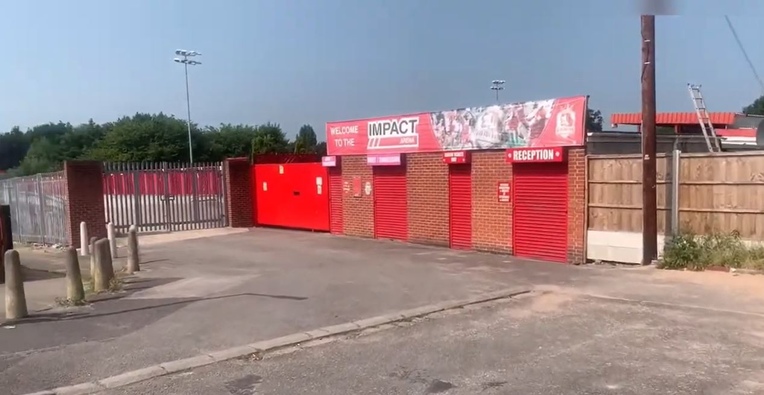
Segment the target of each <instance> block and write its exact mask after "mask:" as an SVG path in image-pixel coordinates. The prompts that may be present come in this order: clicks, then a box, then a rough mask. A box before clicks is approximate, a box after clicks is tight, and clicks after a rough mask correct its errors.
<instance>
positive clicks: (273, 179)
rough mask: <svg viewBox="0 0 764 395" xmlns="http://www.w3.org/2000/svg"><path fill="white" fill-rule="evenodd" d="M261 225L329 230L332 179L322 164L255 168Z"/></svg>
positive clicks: (256, 202) (255, 185)
mask: <svg viewBox="0 0 764 395" xmlns="http://www.w3.org/2000/svg"><path fill="white" fill-rule="evenodd" d="M254 168H255V169H254V185H253V189H254V194H255V196H254V197H255V198H254V201H255V210H256V218H257V224H258V225H267V226H280V227H286V228H295V229H307V230H319V231H329V185H328V184H329V180H328V179H327V173H326V168H324V167H323V166H322V165H321V163H284V164H257V165H255V166H254Z"/></svg>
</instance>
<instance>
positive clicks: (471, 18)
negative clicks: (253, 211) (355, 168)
mask: <svg viewBox="0 0 764 395" xmlns="http://www.w3.org/2000/svg"><path fill="white" fill-rule="evenodd" d="M1 9H2V11H1V12H2V16H3V17H4V18H3V23H2V24H0V48H1V50H2V52H1V53H2V55H3V56H2V61H1V62H0V131H6V130H8V129H9V128H10V127H11V126H13V125H20V126H22V127H24V128H25V127H28V126H32V125H35V124H38V123H43V122H48V121H58V120H63V121H69V122H72V123H81V122H85V121H87V120H88V119H89V118H91V117H92V118H94V119H95V120H96V121H97V122H104V121H109V120H113V119H116V118H117V117H119V116H121V115H125V114H133V113H135V112H138V111H140V112H159V111H163V112H165V113H170V114H175V115H177V116H179V117H185V91H184V85H183V71H182V68H181V66H180V65H178V64H175V63H173V61H172V58H173V57H174V54H173V51H174V50H175V49H176V48H186V49H192V50H197V51H199V52H202V53H203V56H202V57H201V59H200V60H201V61H202V62H203V63H204V64H203V65H201V66H197V67H195V68H193V69H192V70H191V76H190V78H191V105H192V115H193V120H194V121H195V122H198V123H201V124H218V123H221V122H231V123H264V122H268V121H271V122H278V123H280V124H281V125H282V126H283V127H284V129H285V131H286V132H288V133H289V134H290V135H293V134H294V133H296V132H297V129H298V128H299V126H300V125H302V124H303V123H310V124H312V125H313V126H314V127H315V128H316V130H317V131H318V132H319V133H320V134H322V133H321V132H322V131H323V126H324V123H325V122H327V121H332V120H342V119H353V118H364V117H372V116H384V115H391V114H396V113H409V112H416V111H426V110H444V109H449V108H458V107H465V106H476V105H484V104H488V103H492V102H493V96H492V92H491V91H490V90H489V85H490V81H491V80H492V79H504V80H506V81H507V86H506V90H505V91H504V92H502V101H506V102H510V101H520V100H532V99H545V98H551V97H558V96H570V95H581V94H588V95H590V96H591V101H590V106H591V107H593V108H599V109H601V110H602V111H603V112H604V113H606V114H610V113H612V112H636V111H638V110H639V103H640V97H639V95H640V85H639V67H640V50H639V47H640V36H639V18H638V12H639V11H638V7H637V3H636V2H635V1H633V0H631V1H627V0H624V1H620V0H619V1H614V0H578V1H575V2H566V1H562V0H534V1H514V0H513V1H507V0H477V1H475V0H473V1H456V0H384V1H383V0H366V1H361V0H217V1H211V0H161V1H159V0H129V1H128V0H122V1H116V0H76V1H55V0H50V1H41V0H13V1H12V0H7V1H5V2H4V4H3V5H2V6H1ZM674 10H675V11H676V13H677V14H680V16H667V17H658V21H657V26H658V27H657V35H658V38H657V40H656V44H657V47H658V50H657V67H658V74H657V82H658V110H659V111H690V110H692V104H691V101H690V99H689V96H688V93H687V90H686V83H687V82H693V83H702V84H703V88H704V95H705V97H706V101H707V103H708V106H709V109H710V110H711V111H738V110H740V108H741V107H742V106H744V105H746V104H748V103H750V102H751V101H753V100H754V99H755V98H756V97H758V96H759V95H761V94H762V92H761V89H760V87H759V86H758V84H757V82H756V80H755V79H754V78H753V76H752V74H751V71H750V69H749V68H748V66H747V64H746V63H745V61H744V59H743V57H742V54H741V53H740V51H739V49H738V47H737V45H736V43H735V41H734V40H733V38H732V35H731V34H730V32H729V30H728V28H727V26H726V23H725V21H724V18H723V15H724V14H725V13H728V14H730V15H731V16H732V20H733V22H734V23H735V26H736V28H737V30H738V33H739V35H740V37H741V39H742V40H743V41H744V43H745V44H746V47H747V50H748V52H749V55H750V56H751V58H752V60H753V62H754V63H755V64H756V65H757V66H764V46H762V45H761V43H762V41H761V37H764V24H762V23H761V18H760V16H761V15H764V2H762V1H760V0H759V1H738V2H719V1H707V0H685V1H679V0H676V1H674ZM759 71H760V73H762V74H764V67H762V68H761V69H760V70H759ZM606 122H607V121H606Z"/></svg>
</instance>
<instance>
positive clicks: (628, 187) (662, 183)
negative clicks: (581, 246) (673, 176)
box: [587, 155, 671, 232]
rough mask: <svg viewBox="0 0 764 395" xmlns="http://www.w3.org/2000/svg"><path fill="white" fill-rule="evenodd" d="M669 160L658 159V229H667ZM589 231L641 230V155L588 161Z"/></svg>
mask: <svg viewBox="0 0 764 395" xmlns="http://www.w3.org/2000/svg"><path fill="white" fill-rule="evenodd" d="M670 161H671V158H670V157H666V155H659V156H658V158H657V163H656V165H657V173H658V174H657V182H658V187H657V188H658V229H659V231H661V232H662V231H663V230H664V229H665V228H666V224H667V222H668V221H667V220H666V219H667V217H668V213H669V212H668V208H670V201H669V200H668V197H669V195H668V194H667V187H668V182H667V181H666V179H667V177H668V173H669V172H668V168H669V166H670ZM588 178H589V180H588V188H589V189H588V196H589V198H588V202H587V204H588V212H589V222H588V223H589V229H591V230H603V231H611V232H618V231H621V232H641V231H642V159H641V156H640V155H590V156H589V158H588Z"/></svg>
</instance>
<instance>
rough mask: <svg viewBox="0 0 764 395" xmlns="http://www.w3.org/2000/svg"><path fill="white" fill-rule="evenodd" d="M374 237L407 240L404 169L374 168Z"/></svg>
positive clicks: (390, 167) (399, 167)
mask: <svg viewBox="0 0 764 395" xmlns="http://www.w3.org/2000/svg"><path fill="white" fill-rule="evenodd" d="M373 190H374V192H373V193H374V237H376V238H379V239H393V240H401V241H406V240H408V233H409V232H408V227H409V224H408V207H407V205H408V204H407V199H408V196H407V193H406V168H405V167H404V166H376V167H374V188H373Z"/></svg>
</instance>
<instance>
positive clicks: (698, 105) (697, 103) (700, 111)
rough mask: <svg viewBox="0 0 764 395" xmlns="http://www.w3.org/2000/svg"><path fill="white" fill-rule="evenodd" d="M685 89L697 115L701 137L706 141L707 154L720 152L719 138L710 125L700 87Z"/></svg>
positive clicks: (694, 86) (688, 85) (689, 85)
mask: <svg viewBox="0 0 764 395" xmlns="http://www.w3.org/2000/svg"><path fill="white" fill-rule="evenodd" d="M687 89H688V90H689V91H690V98H692V105H693V106H694V107H695V114H697V115H698V123H700V130H701V131H702V132H703V137H704V138H705V139H706V146H708V152H721V151H722V148H721V146H720V145H719V137H717V135H716V130H715V129H714V125H713V124H712V123H711V116H710V115H709V114H708V109H706V102H705V100H703V94H702V93H701V92H700V85H693V84H687Z"/></svg>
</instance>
